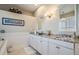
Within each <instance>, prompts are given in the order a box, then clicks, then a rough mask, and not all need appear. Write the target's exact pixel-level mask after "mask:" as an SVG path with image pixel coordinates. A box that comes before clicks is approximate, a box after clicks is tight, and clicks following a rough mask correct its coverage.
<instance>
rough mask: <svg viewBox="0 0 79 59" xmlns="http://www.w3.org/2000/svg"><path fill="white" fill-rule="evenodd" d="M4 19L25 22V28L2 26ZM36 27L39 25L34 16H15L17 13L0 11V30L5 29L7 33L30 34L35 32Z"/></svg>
mask: <svg viewBox="0 0 79 59" xmlns="http://www.w3.org/2000/svg"><path fill="white" fill-rule="evenodd" d="M2 17H7V18H13V19H20V20H24V21H25V25H24V26H10V25H2ZM36 25H37V24H36V19H35V18H34V17H32V16H27V15H21V14H15V13H11V12H7V11H2V10H0V29H4V30H5V31H6V32H7V33H8V32H9V33H10V32H11V33H12V32H30V31H33V30H35V27H36Z"/></svg>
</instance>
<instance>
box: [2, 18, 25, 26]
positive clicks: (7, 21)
mask: <svg viewBox="0 0 79 59" xmlns="http://www.w3.org/2000/svg"><path fill="white" fill-rule="evenodd" d="M2 24H3V25H12V26H24V24H25V23H24V20H19V19H13V18H6V17H3V18H2Z"/></svg>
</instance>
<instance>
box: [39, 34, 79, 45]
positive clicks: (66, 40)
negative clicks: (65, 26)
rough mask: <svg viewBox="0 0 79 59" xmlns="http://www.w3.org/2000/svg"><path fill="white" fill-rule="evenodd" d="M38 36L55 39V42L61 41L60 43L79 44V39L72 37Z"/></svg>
mask: <svg viewBox="0 0 79 59" xmlns="http://www.w3.org/2000/svg"><path fill="white" fill-rule="evenodd" d="M38 36H40V37H45V38H49V39H53V40H60V41H64V42H69V43H79V39H74V38H72V37H71V38H70V37H62V36H59V35H38Z"/></svg>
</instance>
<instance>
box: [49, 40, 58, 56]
mask: <svg viewBox="0 0 79 59" xmlns="http://www.w3.org/2000/svg"><path fill="white" fill-rule="evenodd" d="M56 46H57V45H56V44H54V43H53V42H52V41H51V40H49V48H48V49H49V51H48V54H49V55H57V54H58V49H57V48H56Z"/></svg>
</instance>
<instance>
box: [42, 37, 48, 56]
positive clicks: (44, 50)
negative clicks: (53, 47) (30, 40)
mask: <svg viewBox="0 0 79 59" xmlns="http://www.w3.org/2000/svg"><path fill="white" fill-rule="evenodd" d="M41 54H43V55H47V54H48V39H46V38H42V40H41Z"/></svg>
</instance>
